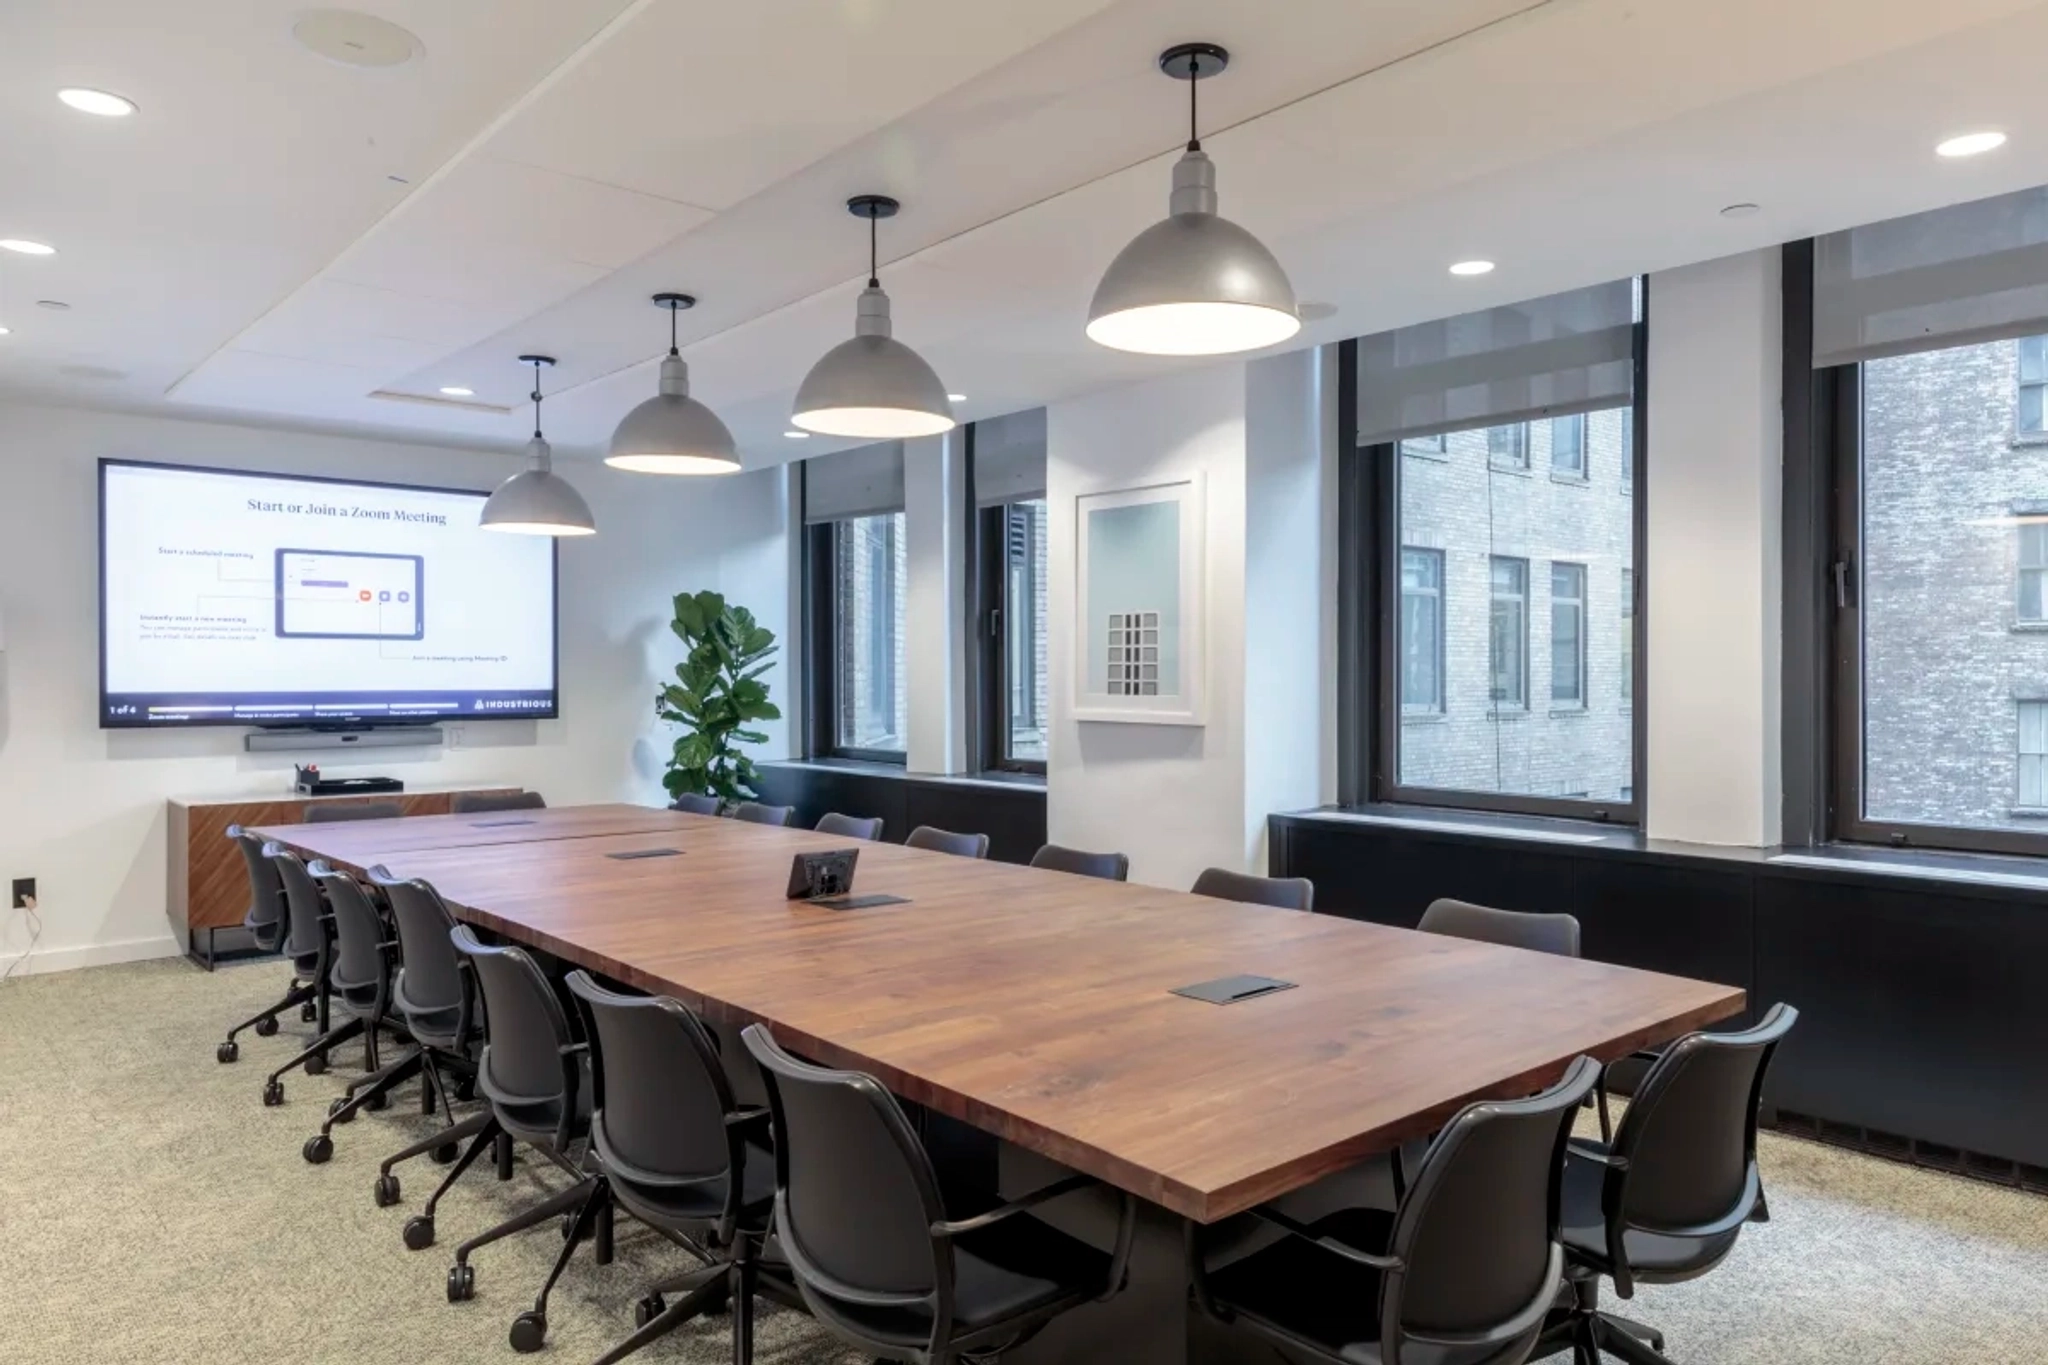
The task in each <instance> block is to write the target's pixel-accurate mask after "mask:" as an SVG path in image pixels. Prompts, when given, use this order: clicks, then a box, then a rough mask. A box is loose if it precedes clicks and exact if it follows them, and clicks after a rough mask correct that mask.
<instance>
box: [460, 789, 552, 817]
mask: <svg viewBox="0 0 2048 1365" xmlns="http://www.w3.org/2000/svg"><path fill="white" fill-rule="evenodd" d="M547 804H548V803H547V802H546V801H543V800H542V799H541V795H540V793H539V792H457V793H455V795H454V796H452V797H450V798H449V799H448V813H449V814H450V815H488V814H490V813H491V812H493V811H505V810H546V809H547Z"/></svg>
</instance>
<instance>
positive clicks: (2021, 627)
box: [2006, 621, 2048, 635]
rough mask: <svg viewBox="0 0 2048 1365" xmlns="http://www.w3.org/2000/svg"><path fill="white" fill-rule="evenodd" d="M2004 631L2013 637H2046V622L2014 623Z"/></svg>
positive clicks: (2047, 627)
mask: <svg viewBox="0 0 2048 1365" xmlns="http://www.w3.org/2000/svg"><path fill="white" fill-rule="evenodd" d="M2006 629H2007V630H2010V631H2011V632H2012V633H2013V634H2015V635H2048V621H2014V622H2013V623H2012V624H2011V625H2009V626H2007V627H2006Z"/></svg>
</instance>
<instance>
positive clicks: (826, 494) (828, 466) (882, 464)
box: [804, 441, 903, 525]
mask: <svg viewBox="0 0 2048 1365" xmlns="http://www.w3.org/2000/svg"><path fill="white" fill-rule="evenodd" d="M902 510H903V442H901V441H881V442H878V443H877V444H875V445H871V446H856V447H855V448H854V449H852V450H842V451H840V452H839V453H838V454H836V455H820V456H817V457H816V458H814V459H809V460H805V461H804V520H805V521H806V522H807V523H810V524H812V525H815V524H817V523H818V522H821V521H844V520H846V519H847V518H848V517H872V516H879V515H880V514H882V513H884V512H901V511H902Z"/></svg>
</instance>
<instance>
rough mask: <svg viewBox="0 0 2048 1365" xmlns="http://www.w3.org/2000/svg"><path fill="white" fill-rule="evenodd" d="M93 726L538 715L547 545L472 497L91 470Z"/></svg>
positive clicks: (206, 474) (546, 695)
mask: <svg viewBox="0 0 2048 1365" xmlns="http://www.w3.org/2000/svg"><path fill="white" fill-rule="evenodd" d="M101 497H102V502H101V517H102V541H101V565H100V572H101V585H102V590H103V594H104V606H103V609H102V620H101V635H102V642H103V644H102V650H103V652H102V662H103V667H104V670H105V673H104V686H103V688H102V691H103V693H104V700H103V713H102V716H101V719H102V722H103V723H104V724H107V725H114V726H121V725H151V724H192V723H207V722H212V723H222V724H262V723H266V722H294V721H297V722H306V723H320V722H330V721H331V722H336V723H343V722H349V721H355V720H377V719H390V720H426V719H432V718H434V717H436V716H442V717H456V716H479V715H483V716H488V715H521V714H525V715H546V714H552V713H553V711H554V708H555V560H554V544H553V542H552V541H550V540H548V539H546V538H544V537H538V536H518V535H504V534H500V533H496V532H490V531H485V530H482V529H480V528H479V527H478V526H477V514H478V512H479V510H480V509H481V508H482V506H483V501H484V498H483V495H482V494H480V493H443V492H433V491H427V490H419V489H409V488H395V487H390V486H386V485H378V484H355V483H330V482H323V481H318V480H310V479H290V478H280V477H273V476H267V475H255V474H234V473H221V472H215V471H209V470H198V469H178V468H172V467H168V466H158V465H139V464H120V463H115V462H112V461H109V462H108V463H106V464H105V465H103V466H102V494H101Z"/></svg>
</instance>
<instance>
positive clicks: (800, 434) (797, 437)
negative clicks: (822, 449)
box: [782, 431, 811, 441]
mask: <svg viewBox="0 0 2048 1365" xmlns="http://www.w3.org/2000/svg"><path fill="white" fill-rule="evenodd" d="M782 434H783V435H784V436H786V437H788V438H789V439H790V440H792V441H808V440H810V439H811V433H809V432H808V431H785V432H783V433H782Z"/></svg>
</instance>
